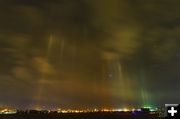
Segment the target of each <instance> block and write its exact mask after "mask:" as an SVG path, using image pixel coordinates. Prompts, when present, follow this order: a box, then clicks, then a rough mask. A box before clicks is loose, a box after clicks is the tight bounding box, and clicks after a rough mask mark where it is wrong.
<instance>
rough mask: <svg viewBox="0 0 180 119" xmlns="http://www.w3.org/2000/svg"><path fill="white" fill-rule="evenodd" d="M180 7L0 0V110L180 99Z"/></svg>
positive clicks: (127, 0)
mask: <svg viewBox="0 0 180 119" xmlns="http://www.w3.org/2000/svg"><path fill="white" fill-rule="evenodd" d="M178 4H179V1H178V0H174V1H167V0H158V1H157V0H151V1H146V0H145V1H144V0H133V1H131V0H121V1H119V0H111V1H109V0H98V1H97V0H91V1H88V0H78V1H76V2H75V1H73V0H69V1H65V0H54V1H50V0H43V1H41V0H39V1H36V0H31V1H24V0H13V1H12V0H1V1H0V17H1V19H0V26H1V27H0V80H1V84H0V90H1V91H0V94H1V95H0V98H1V99H2V102H0V105H8V104H9V105H10V104H12V105H15V106H17V107H21V108H22V107H23V108H26V107H33V106H36V105H40V106H42V105H46V106H47V107H51V106H54V105H56V106H62V107H65V108H67V107H69V108H70V107H71V105H72V108H74V107H80V108H86V107H92V108H94V107H103V106H104V107H105V106H107V107H116V106H125V105H127V104H129V105H131V104H132V105H134V106H141V105H143V103H144V104H145V102H146V103H151V102H153V103H154V104H156V105H158V104H163V103H166V102H169V101H172V102H175V101H177V100H178V99H179V97H178V95H176V94H175V93H173V92H174V90H179V88H178V84H179V83H180V82H179V77H180V75H179V65H180V62H179V59H180V54H179V51H180V49H179V46H180V41H179V37H180V36H179V32H180V27H179V18H180V16H179V13H178V12H179V6H178ZM169 84H171V85H173V86H174V88H173V89H169V88H168V85H169ZM174 84H175V85H174ZM173 86H171V87H173ZM7 88H8V89H7ZM166 92H167V93H166ZM171 97H172V98H171ZM166 98H167V100H166ZM20 105H21V106H20Z"/></svg>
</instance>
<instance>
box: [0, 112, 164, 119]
mask: <svg viewBox="0 0 180 119" xmlns="http://www.w3.org/2000/svg"><path fill="white" fill-rule="evenodd" d="M0 119H163V118H160V117H157V115H148V114H137V115H132V114H129V113H124V114H122V113H79V114H77V113H75V114H15V115H0Z"/></svg>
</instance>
